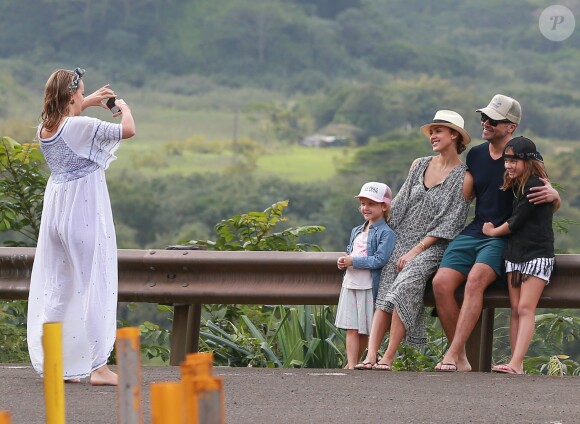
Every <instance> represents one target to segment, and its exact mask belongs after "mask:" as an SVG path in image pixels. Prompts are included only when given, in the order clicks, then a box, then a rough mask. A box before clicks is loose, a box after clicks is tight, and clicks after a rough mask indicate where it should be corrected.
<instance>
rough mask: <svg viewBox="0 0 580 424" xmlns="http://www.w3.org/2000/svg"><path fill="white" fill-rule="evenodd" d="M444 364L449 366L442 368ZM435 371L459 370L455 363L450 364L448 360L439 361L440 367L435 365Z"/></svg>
mask: <svg viewBox="0 0 580 424" xmlns="http://www.w3.org/2000/svg"><path fill="white" fill-rule="evenodd" d="M437 365H439V364H437ZM444 366H445V367H451V368H448V369H443V367H444ZM435 371H437V372H458V371H459V370H458V369H457V364H452V363H449V362H441V367H440V368H437V367H435Z"/></svg>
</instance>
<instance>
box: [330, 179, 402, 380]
mask: <svg viewBox="0 0 580 424" xmlns="http://www.w3.org/2000/svg"><path fill="white" fill-rule="evenodd" d="M391 196H392V195H391V189H390V188H389V186H387V185H386V184H383V183H377V182H370V183H366V184H365V185H363V186H362V188H361V190H360V193H359V194H358V196H355V197H356V198H358V199H359V202H360V207H359V210H360V213H361V214H362V216H363V217H364V219H365V222H364V223H363V224H362V225H359V226H357V227H355V228H353V230H352V232H351V236H350V242H349V244H348V246H347V248H346V252H347V253H346V255H345V256H341V257H340V258H338V260H337V265H338V268H339V269H342V270H346V271H345V273H344V279H343V282H342V289H341V291H340V299H339V301H338V308H337V311H336V323H335V325H336V326H337V327H338V328H342V329H345V330H346V357H347V364H346V366H345V368H347V369H353V368H354V366H355V365H356V363H357V362H358V361H359V360H360V358H361V356H362V354H363V352H364V351H365V349H366V347H367V341H368V337H369V336H368V335H369V332H370V328H371V321H372V318H373V303H374V299H375V297H376V293H377V290H378V286H379V278H380V275H381V270H382V268H383V266H384V265H385V264H386V263H387V261H388V260H389V257H390V256H391V252H392V251H393V248H394V247H395V233H394V232H393V230H391V228H390V227H389V226H388V225H387V222H386V219H387V218H388V216H389V212H390V209H391V207H390V206H391Z"/></svg>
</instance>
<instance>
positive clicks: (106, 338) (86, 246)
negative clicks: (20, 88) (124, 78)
mask: <svg viewBox="0 0 580 424" xmlns="http://www.w3.org/2000/svg"><path fill="white" fill-rule="evenodd" d="M83 74H84V70H83V69H80V68H76V69H75V70H74V71H69V70H64V69H59V70H57V71H55V72H53V73H52V75H51V76H50V78H49V79H48V81H47V82H46V86H45V94H44V107H43V111H42V115H41V119H42V121H41V123H40V125H39V127H38V132H37V137H38V140H39V143H40V149H41V151H42V153H43V155H44V157H45V159H46V162H47V164H48V166H49V168H50V172H51V175H50V178H49V179H48V183H47V186H46V190H45V193H44V206H43V210H42V219H41V225H40V233H39V239H38V246H37V249H36V254H35V258H34V265H33V269H32V276H31V282H30V294H29V301H28V349H29V353H30V359H31V362H32V365H33V366H34V368H35V370H36V371H37V372H38V373H39V374H43V358H44V356H43V348H42V326H43V324H44V323H47V322H62V326H63V370H64V376H63V377H64V379H65V381H69V382H79V381H80V378H82V377H87V376H89V375H90V383H91V384H92V385H117V383H118V377H117V375H116V374H115V373H113V372H112V371H111V370H110V369H109V368H108V367H107V359H108V357H109V355H110V353H111V351H112V350H113V346H114V342H115V334H116V317H117V313H116V312H117V289H118V278H117V243H116V239H115V228H114V225H113V215H112V211H111V203H110V200H109V193H108V190H107V183H106V181H105V170H106V169H107V168H108V166H109V164H110V163H111V162H112V161H113V160H115V159H116V157H115V155H114V153H115V151H116V150H117V149H118V148H119V144H120V141H121V140H122V139H126V138H130V137H133V136H134V135H135V122H134V120H133V116H132V115H131V110H130V109H129V106H128V105H127V104H126V103H125V102H124V101H123V100H116V101H115V104H116V106H118V107H119V109H120V111H119V112H117V113H116V114H114V115H113V116H118V115H121V123H120V124H114V123H110V122H106V121H101V120H99V119H96V118H90V117H85V116H80V114H81V112H82V111H83V110H85V109H86V108H88V107H90V106H99V107H103V108H105V109H107V107H106V106H105V105H104V104H103V102H104V101H106V100H108V99H110V98H112V97H115V93H114V92H113V90H112V89H111V88H110V87H109V86H108V85H105V86H103V87H101V88H100V89H98V90H97V91H95V92H94V93H92V94H91V95H89V96H87V97H84V82H83V80H82V76H83Z"/></svg>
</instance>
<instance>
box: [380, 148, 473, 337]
mask: <svg viewBox="0 0 580 424" xmlns="http://www.w3.org/2000/svg"><path fill="white" fill-rule="evenodd" d="M431 159H432V157H431V156H429V157H424V158H420V159H419V160H418V161H417V163H416V164H415V166H413V167H412V168H411V170H410V171H409V176H408V177H407V179H406V180H405V183H404V184H403V186H402V187H401V190H400V191H399V193H398V194H397V195H396V196H395V198H394V199H393V204H392V220H391V222H390V223H389V225H390V226H391V228H392V229H393V230H394V231H395V233H396V234H397V242H396V244H395V250H394V251H393V254H392V255H391V258H390V259H389V262H388V263H387V264H386V265H385V267H384V268H383V272H382V273H381V281H380V285H379V293H378V296H377V300H376V307H377V308H379V309H381V310H383V311H386V312H389V313H392V312H393V309H394V308H396V309H397V313H398V315H399V317H400V318H401V321H402V322H403V324H404V325H405V330H406V331H405V342H406V343H407V344H409V345H411V346H414V347H422V346H424V345H425V344H426V343H427V337H426V331H425V314H424V305H423V294H424V292H425V285H426V283H427V281H428V280H429V279H430V278H431V277H432V276H433V274H434V273H435V271H436V270H437V267H438V266H439V263H440V262H441V259H442V258H443V252H444V251H445V248H446V247H447V245H448V244H449V242H450V241H451V240H452V239H453V238H454V237H455V236H456V235H457V234H459V232H460V231H461V230H462V229H463V226H464V225H465V220H466V218H467V212H468V210H469V204H470V202H469V201H466V200H465V198H464V197H463V179H464V177H465V171H466V170H467V167H466V166H465V165H464V164H460V165H458V166H456V167H455V168H454V169H453V170H451V172H450V173H449V175H448V176H447V178H446V179H445V180H444V181H442V182H441V183H439V184H437V185H435V186H433V187H431V188H430V189H427V188H425V184H424V174H425V170H426V169H427V166H428V165H429V162H430V161H431ZM426 236H432V237H437V238H439V240H437V242H436V243H435V244H434V245H432V246H431V247H429V248H428V249H427V250H425V251H423V252H421V253H420V254H419V255H417V256H416V257H415V258H414V259H413V260H412V261H411V262H409V263H407V265H406V266H405V267H404V268H403V270H402V271H401V272H397V261H398V260H399V258H400V257H401V256H403V255H404V254H405V253H407V252H408V251H409V250H411V249H412V248H413V247H414V246H415V245H417V243H418V242H419V241H421V240H422V239H423V238H425V237H426Z"/></svg>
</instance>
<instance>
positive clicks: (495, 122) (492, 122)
mask: <svg viewBox="0 0 580 424" xmlns="http://www.w3.org/2000/svg"><path fill="white" fill-rule="evenodd" d="M485 121H489V125H491V126H492V127H497V126H498V125H499V124H512V123H513V122H511V121H509V120H507V119H503V120H501V121H498V120H496V119H491V118H490V117H489V116H487V115H486V114H485V113H482V114H481V122H482V123H483V122H485Z"/></svg>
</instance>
